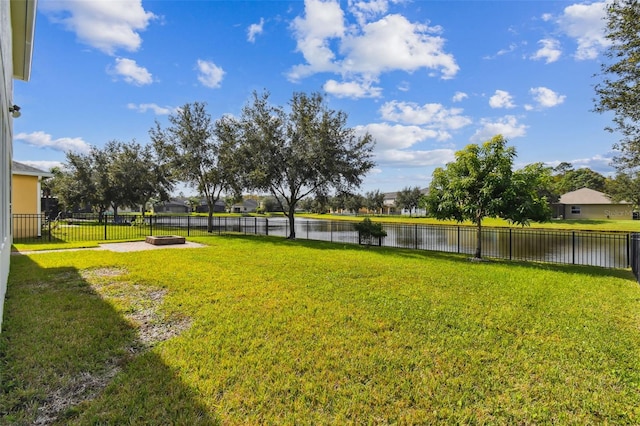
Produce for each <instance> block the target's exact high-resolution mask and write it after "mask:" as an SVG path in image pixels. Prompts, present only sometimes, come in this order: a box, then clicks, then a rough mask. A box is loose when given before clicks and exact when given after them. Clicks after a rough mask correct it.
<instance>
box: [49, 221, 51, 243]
mask: <svg viewBox="0 0 640 426" xmlns="http://www.w3.org/2000/svg"><path fill="white" fill-rule="evenodd" d="M49 242H51V214H49Z"/></svg>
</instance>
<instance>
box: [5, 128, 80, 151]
mask: <svg viewBox="0 0 640 426" xmlns="http://www.w3.org/2000/svg"><path fill="white" fill-rule="evenodd" d="M14 139H15V140H17V141H22V142H24V143H26V144H27V145H31V146H33V147H36V148H49V149H53V150H54V151H61V152H75V153H80V154H88V153H89V151H90V150H91V146H90V145H89V144H88V143H86V142H85V141H83V140H82V138H59V139H53V138H52V137H51V135H49V134H47V133H45V132H42V131H39V132H32V133H18V134H17V135H15V136H14Z"/></svg>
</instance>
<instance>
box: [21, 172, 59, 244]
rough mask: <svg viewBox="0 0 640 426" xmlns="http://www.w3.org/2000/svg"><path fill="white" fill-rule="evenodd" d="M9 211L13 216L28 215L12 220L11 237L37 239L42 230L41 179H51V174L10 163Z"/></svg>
mask: <svg viewBox="0 0 640 426" xmlns="http://www.w3.org/2000/svg"><path fill="white" fill-rule="evenodd" d="M11 176H12V179H13V180H12V182H11V210H12V213H13V214H14V215H29V216H22V217H18V218H15V217H14V219H13V237H14V238H28V237H39V236H40V232H41V229H42V216H39V215H40V214H41V213H42V208H41V205H40V200H41V199H42V197H41V194H42V191H41V186H40V184H41V182H42V178H47V177H53V174H52V173H49V172H45V171H42V170H40V169H36V168H35V167H31V166H28V165H26V164H22V163H18V162H17V161H13V162H12V169H11Z"/></svg>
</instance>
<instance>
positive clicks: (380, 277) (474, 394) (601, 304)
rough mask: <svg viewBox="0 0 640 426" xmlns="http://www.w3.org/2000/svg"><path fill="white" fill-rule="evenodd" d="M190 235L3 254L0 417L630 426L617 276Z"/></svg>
mask: <svg viewBox="0 0 640 426" xmlns="http://www.w3.org/2000/svg"><path fill="white" fill-rule="evenodd" d="M191 240H195V241H199V242H204V243H206V244H208V245H209V247H206V248H202V249H181V250H153V251H148V252H135V253H112V252H92V251H86V252H82V251H75V252H67V253H46V254H45V253H43V254H34V255H29V256H17V257H13V258H12V266H11V273H10V282H9V289H8V294H7V304H6V310H5V322H4V324H3V332H2V334H1V335H0V362H1V365H0V367H1V368H0V371H1V372H2V377H1V380H0V383H1V385H0V386H1V387H2V392H1V393H0V413H1V414H2V416H3V418H4V419H5V420H4V421H7V422H8V423H16V424H30V423H33V422H34V421H36V420H37V419H38V418H40V419H41V418H42V417H43V416H45V415H48V416H50V418H51V419H53V420H52V421H53V422H54V423H57V424H158V423H162V424H265V423H267V424H294V423H303V424H315V423H320V424H327V423H332V424H361V423H367V424H368V423H383V424H387V423H403V424H415V423H422V424H425V423H426V424H432V423H464V424H469V423H475V424H487V423H491V424H538V423H542V424H548V423H557V424H595V423H612V424H638V423H640V408H639V407H640V361H639V360H640V327H639V325H640V286H638V284H637V283H636V282H635V281H634V279H633V276H632V275H631V273H630V272H629V271H612V270H605V269H601V268H590V267H575V266H552V265H537V264H521V263H509V262H501V261H493V262H477V263H476V262H468V260H467V259H466V258H465V257H461V256H457V255H449V254H440V253H425V252H416V251H405V250H391V249H378V248H375V249H365V248H362V247H359V246H343V245H336V244H329V243H320V242H311V241H288V240H284V239H281V238H269V237H260V238H258V237H243V236H227V237H207V238H200V239H198V238H193V239H191ZM87 383H88V384H87ZM82 385H84V389H85V391H83V390H82ZM86 389H89V391H86ZM83 392H84V393H83ZM92 395H93V397H92ZM56 404H57V407H58V409H56Z"/></svg>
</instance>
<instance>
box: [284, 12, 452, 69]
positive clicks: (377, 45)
mask: <svg viewBox="0 0 640 426" xmlns="http://www.w3.org/2000/svg"><path fill="white" fill-rule="evenodd" d="M387 3H388V2H386V1H372V2H356V1H351V2H349V11H350V12H351V13H353V14H354V15H355V17H356V20H357V22H358V23H357V24H354V25H352V26H349V27H348V28H347V27H346V26H345V12H344V11H343V10H342V8H341V7H340V3H339V2H338V1H334V0H328V1H321V0H306V1H305V13H304V16H299V17H296V18H295V19H294V21H293V24H292V30H293V33H294V37H295V38H296V41H297V51H298V52H300V53H302V55H303V57H304V59H305V61H306V62H305V63H303V64H299V65H296V66H294V67H293V68H292V69H291V70H290V72H289V74H288V77H289V79H290V80H293V81H297V80H300V79H302V78H304V77H307V76H310V75H313V74H316V73H321V72H331V73H336V74H340V75H341V76H342V77H343V78H346V79H347V81H352V80H354V79H355V80H362V81H376V80H377V78H378V76H379V75H380V74H381V73H384V72H390V71H396V70H400V71H406V72H414V71H416V70H419V69H422V68H425V69H429V70H434V71H439V72H440V74H441V77H442V78H443V79H448V78H452V77H454V76H455V74H456V73H457V72H458V70H459V67H458V65H457V64H456V61H455V59H454V57H453V55H451V54H448V53H446V52H445V51H444V50H443V46H444V43H445V40H444V39H443V38H441V37H439V36H438V35H437V34H438V33H439V32H441V28H439V27H437V26H433V27H430V26H428V25H427V24H420V23H412V22H409V21H408V20H407V19H406V18H405V17H404V16H401V15H397V14H391V15H386V16H383V17H382V18H380V19H379V20H376V21H372V22H369V20H370V19H372V18H377V16H378V15H381V14H383V13H386V11H387Z"/></svg>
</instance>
